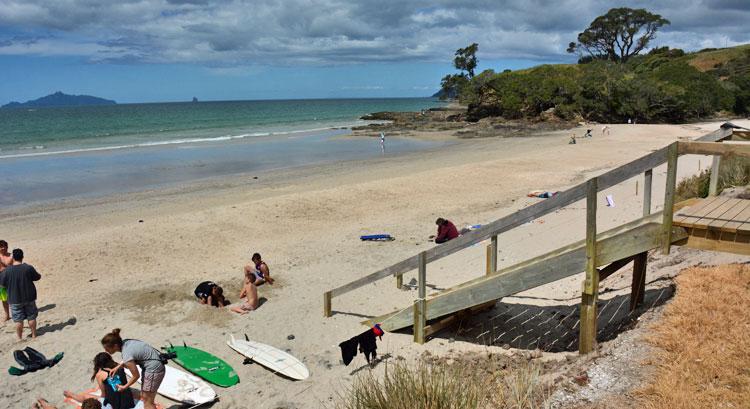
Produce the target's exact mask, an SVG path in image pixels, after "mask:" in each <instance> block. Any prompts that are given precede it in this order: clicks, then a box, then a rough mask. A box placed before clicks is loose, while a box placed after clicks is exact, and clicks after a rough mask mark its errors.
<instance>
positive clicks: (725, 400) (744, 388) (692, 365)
mask: <svg viewBox="0 0 750 409" xmlns="http://www.w3.org/2000/svg"><path fill="white" fill-rule="evenodd" d="M677 284H678V286H677V295H676V297H675V299H674V301H672V303H671V304H670V305H669V306H668V307H667V309H666V311H665V313H664V318H663V320H662V321H660V322H659V323H658V324H657V325H656V327H655V329H654V334H653V336H651V337H650V338H649V342H651V343H653V344H654V345H655V346H656V347H657V348H658V349H657V350H658V351H659V352H657V354H656V356H655V358H656V360H655V361H656V362H658V364H657V373H656V376H655V377H654V378H653V379H652V382H651V384H650V385H647V386H646V387H644V388H642V389H641V390H639V391H637V393H636V395H637V400H638V401H637V404H636V405H635V407H639V408H641V407H642V408H685V409H691V408H696V409H698V408H749V407H750V314H749V313H748V311H750V266H748V265H738V264H732V265H726V266H719V267H711V268H697V267H696V268H691V269H687V270H685V271H683V272H682V273H681V274H680V275H679V277H677Z"/></svg>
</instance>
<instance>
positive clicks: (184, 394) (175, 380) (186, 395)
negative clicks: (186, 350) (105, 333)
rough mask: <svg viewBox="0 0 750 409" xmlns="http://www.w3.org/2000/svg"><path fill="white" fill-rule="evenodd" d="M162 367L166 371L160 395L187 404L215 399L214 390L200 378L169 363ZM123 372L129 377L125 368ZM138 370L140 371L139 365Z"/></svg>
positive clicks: (159, 391) (139, 381) (139, 379)
mask: <svg viewBox="0 0 750 409" xmlns="http://www.w3.org/2000/svg"><path fill="white" fill-rule="evenodd" d="M164 367H165V368H166V369H167V371H166V373H165V374H164V380H163V381H162V382H161V385H159V390H158V391H157V392H158V393H159V394H160V395H163V396H165V397H167V398H169V399H172V400H174V401H177V402H182V403H187V404H189V405H202V404H204V403H209V402H213V401H215V400H216V392H215V391H214V390H213V389H212V388H211V386H209V385H208V384H207V383H206V382H204V381H203V380H202V379H200V378H198V377H197V376H195V375H192V374H189V373H187V372H184V371H181V370H179V369H177V368H174V367H171V366H169V365H165V366H164ZM125 372H126V373H127V375H128V376H129V377H130V376H132V375H131V374H130V371H129V370H128V369H127V368H125ZM138 372H141V368H140V367H138ZM141 379H142V378H140V377H139V378H138V383H141Z"/></svg>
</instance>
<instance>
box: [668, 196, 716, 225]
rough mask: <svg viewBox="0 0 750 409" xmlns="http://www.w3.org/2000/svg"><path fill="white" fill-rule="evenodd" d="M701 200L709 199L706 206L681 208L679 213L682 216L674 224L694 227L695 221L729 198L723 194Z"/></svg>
mask: <svg viewBox="0 0 750 409" xmlns="http://www.w3.org/2000/svg"><path fill="white" fill-rule="evenodd" d="M703 200H711V202H710V204H709V205H708V206H703V207H702V208H700V209H696V210H694V211H693V210H691V209H690V208H687V209H683V210H682V211H681V212H680V214H682V215H683V216H684V217H683V219H682V220H680V221H679V222H675V224H678V225H680V226H682V227H695V226H696V222H697V221H698V220H700V219H702V218H703V217H704V216H706V215H707V214H709V213H711V212H712V211H713V210H714V209H716V208H717V207H719V206H721V205H722V204H724V203H726V202H727V201H728V200H729V198H728V197H723V196H713V197H712V198H710V199H709V198H706V199H703Z"/></svg>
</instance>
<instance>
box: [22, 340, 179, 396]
mask: <svg viewBox="0 0 750 409" xmlns="http://www.w3.org/2000/svg"><path fill="white" fill-rule="evenodd" d="M101 344H102V348H103V349H104V351H105V352H100V353H98V354H96V356H95V357H94V361H93V367H94V368H93V374H92V375H91V381H93V382H95V383H96V385H97V387H98V389H99V395H100V397H98V398H97V397H92V394H88V393H74V392H70V391H65V392H63V395H64V396H65V397H66V398H69V399H73V400H75V401H78V402H81V409H102V408H104V409H140V408H143V409H156V403H155V400H156V391H157V390H158V389H159V386H160V385H161V383H162V381H163V380H164V376H165V375H166V367H165V366H164V365H165V363H166V358H165V357H163V356H162V354H161V353H160V352H159V350H157V349H156V348H154V347H152V346H151V345H149V344H147V343H145V342H143V341H140V340H137V339H123V338H122V337H121V336H120V329H119V328H115V329H113V330H112V331H111V332H110V333H108V334H106V335H105V336H104V337H103V338H102V340H101ZM116 352H119V353H120V355H121V356H122V362H120V363H117V362H115V360H114V359H113V358H112V354H114V353H116ZM139 368H140V371H139ZM125 369H128V370H129V371H130V374H131V377H130V379H128V377H127V374H126V373H125ZM139 380H140V383H141V388H140V392H139V391H137V390H134V389H132V388H131V387H132V386H133V385H134V384H135V383H136V382H138V381H139ZM33 408H35V409H57V408H56V407H55V406H53V405H51V404H50V403H49V402H47V401H46V400H44V399H41V398H40V399H37V401H36V403H34V405H33Z"/></svg>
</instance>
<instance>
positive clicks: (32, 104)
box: [2, 91, 117, 108]
mask: <svg viewBox="0 0 750 409" xmlns="http://www.w3.org/2000/svg"><path fill="white" fill-rule="evenodd" d="M116 104H117V102H115V101H112V100H111V99H104V98H99V97H92V96H91V95H68V94H63V93H62V92H60V91H57V92H55V93H54V94H51V95H47V96H46V97H41V98H38V99H34V100H30V101H26V102H23V103H22V102H11V103H9V104H5V105H3V106H2V108H40V107H67V106H85V105H116Z"/></svg>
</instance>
